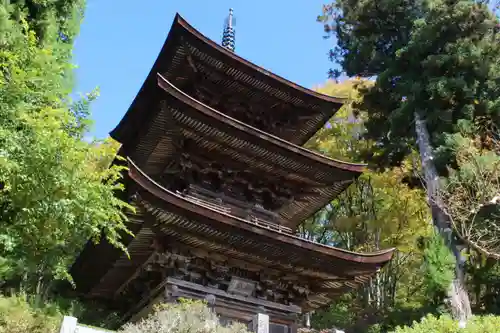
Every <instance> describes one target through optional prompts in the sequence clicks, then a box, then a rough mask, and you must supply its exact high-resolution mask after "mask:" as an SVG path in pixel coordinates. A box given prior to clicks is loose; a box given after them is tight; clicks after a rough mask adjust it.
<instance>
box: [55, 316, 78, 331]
mask: <svg viewBox="0 0 500 333" xmlns="http://www.w3.org/2000/svg"><path fill="white" fill-rule="evenodd" d="M77 324H78V320H77V319H76V318H75V317H69V316H64V318H63V321H62V324H61V329H60V330H59V333H75V331H76V326H77Z"/></svg>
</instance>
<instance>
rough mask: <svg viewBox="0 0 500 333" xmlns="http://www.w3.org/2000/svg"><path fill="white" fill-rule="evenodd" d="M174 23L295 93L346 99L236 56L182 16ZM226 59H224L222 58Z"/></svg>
mask: <svg viewBox="0 0 500 333" xmlns="http://www.w3.org/2000/svg"><path fill="white" fill-rule="evenodd" d="M174 24H178V25H179V26H181V27H182V28H183V29H185V30H186V31H187V32H189V33H190V34H191V35H193V36H194V37H196V38H197V39H199V40H200V41H202V42H203V43H205V44H206V45H207V47H209V48H213V49H214V50H217V51H218V52H219V53H220V55H221V58H227V60H228V61H234V62H237V63H238V65H239V66H241V65H243V66H246V67H248V68H250V69H251V70H252V71H255V75H258V76H266V77H271V78H272V79H273V80H275V81H276V82H277V83H279V84H280V85H282V86H283V87H287V88H292V89H293V90H295V93H296V94H303V95H305V96H307V97H314V98H317V99H319V100H321V101H324V102H326V103H333V104H344V103H345V102H346V101H347V99H345V98H339V97H332V96H328V95H324V94H321V93H319V92H317V91H314V90H311V89H307V88H305V87H302V86H301V85H298V84H296V83H294V82H291V81H289V80H287V79H285V78H283V77H281V76H279V75H276V74H274V73H271V72H270V71H268V70H266V69H264V68H262V67H260V66H257V65H255V64H254V63H251V62H250V61H248V60H246V59H244V58H242V57H240V56H238V55H237V54H236V53H234V52H231V51H229V50H227V49H226V48H224V47H222V46H221V45H219V44H218V43H216V42H214V41H213V40H211V39H209V38H207V37H205V36H204V35H203V34H202V33H201V32H199V31H198V30H196V29H195V28H194V27H193V26H192V25H191V24H189V23H188V22H187V21H186V20H185V19H184V18H183V17H182V16H180V15H179V14H177V15H176V16H175V19H174ZM224 60H226V59H224Z"/></svg>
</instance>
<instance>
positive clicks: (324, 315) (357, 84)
mask: <svg viewBox="0 0 500 333" xmlns="http://www.w3.org/2000/svg"><path fill="white" fill-rule="evenodd" d="M371 84H372V83H371V82H366V81H363V80H359V79H355V80H347V81H344V82H341V83H339V84H335V83H333V81H331V82H328V83H327V84H326V85H324V86H322V87H319V88H318V90H319V91H320V92H323V93H325V94H331V95H334V96H338V95H342V96H343V97H348V98H349V101H348V102H347V103H346V104H345V105H344V106H343V107H342V108H341V109H340V110H339V111H338V112H337V114H336V115H335V116H334V117H333V118H332V119H331V120H330V121H329V123H328V125H327V126H325V127H324V128H323V129H321V130H320V131H319V132H318V133H317V134H316V135H315V136H314V137H313V138H311V140H310V141H309V142H308V143H307V147H308V148H311V149H314V150H317V151H320V152H321V153H323V154H326V155H328V156H330V157H334V158H339V159H341V160H345V161H350V162H363V156H362V154H361V153H362V151H363V150H364V149H367V148H369V147H370V146H371V145H373V142H372V141H369V140H365V139H363V133H364V131H365V128H364V120H365V119H366V113H365V112H364V111H360V110H358V109H356V105H357V103H359V102H361V100H362V96H361V95H360V94H359V91H358V90H359V89H363V87H365V86H369V85H371ZM346 91H347V92H346ZM414 155H415V154H414ZM412 157H413V158H415V156H412ZM412 157H410V158H408V159H407V160H406V161H405V162H406V163H404V164H403V165H402V166H399V167H394V168H390V169H387V170H385V171H383V172H381V171H367V172H365V173H364V174H363V175H362V176H361V177H360V179H359V180H358V181H357V182H356V183H355V184H353V185H352V186H351V187H349V188H348V189H347V190H346V191H345V192H344V193H342V194H341V195H340V196H339V197H338V198H336V199H335V200H334V201H332V202H331V203H330V204H329V205H328V206H327V207H326V208H325V209H323V210H322V211H320V212H318V213H317V214H315V215H314V216H313V217H312V218H310V219H309V220H307V221H305V222H304V223H303V224H302V225H301V226H300V229H299V231H300V232H301V236H303V237H304V236H305V237H307V238H309V239H312V240H315V241H319V242H322V243H325V244H330V245H335V246H337V247H342V248H345V249H348V250H353V251H362V252H372V251H377V250H380V249H384V248H390V247H396V248H397V251H396V253H395V256H394V259H393V260H392V261H391V263H389V264H388V265H387V266H386V267H385V268H384V270H382V271H381V272H380V273H379V274H378V275H377V276H376V277H375V278H374V279H373V280H372V281H370V282H369V283H367V285H366V286H365V287H363V288H361V289H360V290H357V291H354V292H351V293H348V294H346V295H344V296H343V297H342V298H340V299H338V300H337V301H336V302H335V303H334V304H332V306H331V307H330V308H329V309H328V310H326V311H318V312H317V313H315V315H314V317H313V325H314V326H315V327H317V328H329V327H332V326H338V327H342V328H346V329H348V328H350V329H352V330H355V331H357V332H358V331H359V332H366V331H367V329H368V328H370V327H372V326H373V325H374V324H375V323H379V324H380V325H382V326H383V327H384V328H391V327H394V326H395V325H398V324H405V323H410V322H411V320H413V319H418V318H420V316H421V314H422V313H423V312H422V311H421V309H423V308H424V306H425V305H426V304H427V303H428V301H427V300H428V299H429V298H431V297H432V295H426V294H425V293H423V292H422V290H423V288H422V285H423V283H424V280H423V274H422V273H423V272H424V266H423V263H424V253H423V251H424V249H423V248H421V247H420V246H419V240H420V239H421V238H426V237H428V236H429V235H430V231H431V228H430V225H429V223H428V219H429V216H428V212H427V209H426V201H425V195H424V193H423V191H422V190H421V189H420V188H414V189H411V188H410V187H409V186H408V185H406V184H405V183H404V181H403V180H404V179H405V178H407V177H408V175H411V174H412V170H413V169H415V166H414V165H413V164H414V163H413V159H412ZM396 208H397V209H396Z"/></svg>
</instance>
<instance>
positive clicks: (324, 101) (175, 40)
mask: <svg viewBox="0 0 500 333" xmlns="http://www.w3.org/2000/svg"><path fill="white" fill-rule="evenodd" d="M186 34H187V35H189V36H190V37H193V38H195V39H196V40H197V41H199V42H200V43H202V44H203V45H206V48H207V49H209V50H214V51H215V52H216V53H217V54H218V57H220V59H221V60H222V61H224V62H226V63H228V64H231V66H233V68H234V67H236V68H243V69H245V70H246V72H249V73H251V75H252V76H253V77H255V78H257V79H260V80H262V81H269V78H270V79H271V80H272V81H273V83H272V84H273V86H274V87H275V88H276V89H277V90H278V91H281V90H285V91H287V94H290V95H293V96H297V97H299V98H302V99H308V100H313V101H316V102H318V104H321V105H324V106H329V107H328V108H329V109H330V108H331V110H332V111H331V114H330V115H329V117H330V116H333V114H334V113H335V112H336V110H338V109H339V108H340V107H341V105H343V104H344V103H345V102H346V101H347V99H345V98H339V97H332V96H328V95H324V94H321V93H318V92H316V91H314V90H311V89H307V88H305V87H302V86H300V85H298V84H296V83H293V82H291V81H289V80H287V79H285V78H282V77H280V76H278V75H276V74H273V73H271V72H269V71H267V70H265V69H264V68H262V67H260V66H257V65H255V64H253V63H251V62H249V61H248V60H245V59H243V58H242V57H240V56H238V55H236V54H235V53H234V52H230V51H228V50H226V49H225V48H223V47H222V46H220V45H218V44H217V43H215V42H214V41H212V40H210V39H209V38H207V37H205V36H204V35H203V34H202V33H200V32H199V31H197V30H196V29H195V28H194V27H193V26H191V25H190V24H189V23H188V22H187V21H186V20H184V19H183V18H182V17H181V16H180V15H179V14H176V16H175V19H174V22H173V23H172V26H171V28H170V32H169V34H168V37H167V39H166V41H165V43H164V44H163V47H162V49H161V51H160V53H159V55H158V57H157V58H156V60H155V63H154V65H153V67H152V68H151V70H150V72H149V74H148V76H147V77H146V79H145V81H144V83H143V85H142V86H141V88H140V90H139V92H138V93H137V95H136V97H135V98H134V100H133V102H132V104H131V105H130V107H129V109H128V110H127V112H126V113H125V115H124V116H123V118H122V119H121V120H120V122H119V123H118V125H117V126H116V127H115V128H114V129H113V130H112V131H111V132H110V136H111V137H112V138H113V139H115V140H117V141H118V142H120V143H122V144H126V143H127V142H131V141H133V140H135V139H136V136H137V135H138V132H139V128H138V126H137V125H138V124H142V123H143V122H144V120H145V119H147V118H148V117H149V114H148V112H147V109H148V107H147V106H145V107H141V106H140V105H141V104H144V103H149V101H147V100H149V99H151V98H150V97H149V93H150V92H151V91H154V89H155V86H156V82H155V81H156V80H155V79H156V78H155V75H156V73H162V72H164V71H166V70H167V67H168V66H170V64H168V63H166V61H165V59H168V58H169V54H170V55H171V54H173V53H174V49H175V47H177V46H178V44H179V39H180V38H182V36H183V35H186ZM144 99H145V100H146V101H144ZM329 117H327V118H326V119H324V121H323V123H318V124H317V125H316V126H315V128H314V131H313V132H310V133H309V135H308V136H307V137H304V138H302V141H301V144H302V143H304V142H306V141H307V140H308V139H309V137H310V136H311V135H312V134H314V132H316V131H318V130H319V129H320V128H321V126H322V125H323V124H324V122H326V121H327V120H328V118H329Z"/></svg>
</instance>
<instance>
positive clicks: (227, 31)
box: [222, 8, 236, 52]
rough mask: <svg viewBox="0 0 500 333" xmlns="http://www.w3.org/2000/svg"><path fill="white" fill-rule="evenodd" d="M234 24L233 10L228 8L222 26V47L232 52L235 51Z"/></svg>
mask: <svg viewBox="0 0 500 333" xmlns="http://www.w3.org/2000/svg"><path fill="white" fill-rule="evenodd" d="M235 23H236V22H235V19H234V15H233V9H232V8H230V9H229V15H228V16H227V18H226V22H225V25H224V31H223V32H222V46H223V47H225V48H226V49H228V50H229V51H232V52H234V49H235V30H234V26H235Z"/></svg>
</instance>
